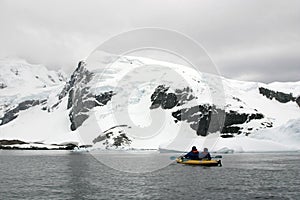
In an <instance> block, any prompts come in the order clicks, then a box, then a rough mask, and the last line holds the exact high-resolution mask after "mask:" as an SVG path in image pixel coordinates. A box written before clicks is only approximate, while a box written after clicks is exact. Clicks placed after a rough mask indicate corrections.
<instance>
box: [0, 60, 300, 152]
mask: <svg viewBox="0 0 300 200" xmlns="http://www.w3.org/2000/svg"><path fill="white" fill-rule="evenodd" d="M96 61H97V60H96ZM99 63H100V64H99ZM107 66H108V67H107ZM143 66H147V67H144V68H143ZM0 67H1V69H2V68H3V70H2V71H3V72H1V73H0V83H3V84H5V85H7V86H6V87H3V88H2V89H0V96H1V101H0V111H1V113H0V118H1V117H2V122H3V120H6V123H5V124H3V123H2V125H0V139H10V140H13V139H19V140H22V141H26V142H42V143H44V144H61V143H64V144H67V143H72V144H74V143H78V144H79V145H80V144H83V145H93V147H94V148H97V149H123V150H124V149H169V150H176V151H186V150H187V149H189V148H190V146H191V145H197V146H199V148H201V147H202V146H207V147H208V148H210V149H211V150H212V151H216V152H222V151H227V150H228V151H235V152H255V151H290V150H299V149H300V148H299V146H300V138H299V137H298V132H299V127H300V125H299V123H297V122H298V121H299V118H300V112H299V111H300V109H299V106H298V105H297V103H296V102H295V101H288V102H285V103H282V102H279V101H278V100H276V99H275V98H267V97H266V95H263V94H261V93H260V91H259V88H266V89H268V90H272V91H274V92H281V93H286V94H287V95H288V94H291V93H292V95H293V96H294V97H298V96H299V95H300V82H295V83H278V82H274V83H271V84H263V83H257V82H243V81H235V80H230V79H226V78H223V77H219V76H216V75H211V74H205V73H195V71H193V69H191V68H188V67H186V66H182V65H178V64H173V63H167V62H162V61H157V60H152V59H147V58H139V57H132V56H127V57H126V56H125V57H119V56H112V57H110V56H109V54H107V55H106V56H105V58H103V59H100V61H99V60H98V61H97V62H90V63H89V62H87V63H85V62H80V63H79V65H78V67H77V68H76V70H75V71H74V73H73V75H72V76H71V77H70V79H69V80H67V83H66V82H65V79H64V76H63V75H62V74H61V73H57V72H52V71H48V70H47V69H46V68H45V67H43V66H40V65H30V64H28V63H26V62H25V61H15V60H14V61H7V60H6V61H3V60H1V61H0ZM174 72H176V73H174ZM149 74H151V75H152V76H153V77H155V78H151V79H149ZM37 77H38V78H37ZM148 79H149V80H148ZM14 80H15V81H14ZM22 83H23V84H22ZM220 83H221V84H220ZM20 88H22V89H20ZM281 93H280V95H282V94H281ZM217 94H224V95H217ZM283 95H285V94H283ZM218 98H219V99H218ZM35 100H38V102H37V101H35ZM24 102H25V103H24ZM124 114H126V115H124ZM123 115H124V117H122V116H123ZM222 115H223V116H224V117H225V119H224V126H221V125H220V124H219V123H212V125H210V121H209V120H210V119H218V117H220V116H222ZM3 116H4V117H3ZM116 117H117V118H116ZM157 119H159V120H157ZM290 120H294V121H290ZM297 120H298V121H297ZM160 122H163V123H160ZM152 132H153V133H152ZM157 133H159V134H157ZM143 134H144V135H143ZM145 134H146V135H145ZM282 137H283V138H286V139H283V138H282ZM145 138H146V139H145ZM287 138H292V139H287Z"/></svg>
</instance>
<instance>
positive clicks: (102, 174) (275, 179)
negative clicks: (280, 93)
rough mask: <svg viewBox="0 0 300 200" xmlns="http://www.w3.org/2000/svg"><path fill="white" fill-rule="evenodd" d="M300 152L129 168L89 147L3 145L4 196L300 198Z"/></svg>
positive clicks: (0, 186) (0, 173) (0, 157)
mask: <svg viewBox="0 0 300 200" xmlns="http://www.w3.org/2000/svg"><path fill="white" fill-rule="evenodd" d="M141 155H142V154H139V155H135V156H141ZM299 155H300V154H299V153H274V154H270V153H269V154H231V155H223V167H211V168H209V167H199V166H185V165H181V164H176V163H172V164H170V165H169V166H167V167H165V168H163V169H161V170H157V171H154V172H150V173H126V172H122V171H118V170H114V169H112V168H109V167H107V166H105V165H103V164H102V163H101V162H99V161H98V160H97V159H95V158H94V157H93V156H91V155H90V154H88V153H70V152H66V151H61V152H60V151H0V179H1V184H0V194H1V195H0V199H170V198H172V199H173V198H178V199H199V197H201V198H205V199H230V198H232V199H254V198H262V199H270V198H271V199H297V198H298V197H299V195H300V192H299V189H298V188H299V187H300V181H299V167H300V156H299ZM133 156H134V155H133ZM143 156H145V157H147V154H144V155H143ZM158 156H164V155H158ZM168 156H169V155H168ZM131 159H132V158H129V160H131ZM141 166H142V165H141Z"/></svg>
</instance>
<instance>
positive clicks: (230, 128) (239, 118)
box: [222, 110, 264, 134]
mask: <svg viewBox="0 0 300 200" xmlns="http://www.w3.org/2000/svg"><path fill="white" fill-rule="evenodd" d="M263 118H264V115H263V114H261V113H252V114H247V113H238V112H236V111H232V110H230V111H229V112H226V117H225V122H224V127H223V129H222V133H237V134H240V133H241V131H240V130H241V128H240V127H238V126H236V125H238V124H244V123H247V122H250V121H251V120H253V119H263ZM249 131H250V130H249Z"/></svg>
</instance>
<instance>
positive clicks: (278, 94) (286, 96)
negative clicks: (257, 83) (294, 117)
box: [259, 87, 296, 103]
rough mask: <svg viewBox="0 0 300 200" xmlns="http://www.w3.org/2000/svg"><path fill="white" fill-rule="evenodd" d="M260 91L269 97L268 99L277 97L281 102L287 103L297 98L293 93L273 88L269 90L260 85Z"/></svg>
mask: <svg viewBox="0 0 300 200" xmlns="http://www.w3.org/2000/svg"><path fill="white" fill-rule="evenodd" d="M259 93H260V94H262V95H263V96H265V97H267V98H268V99H271V100H272V99H273V98H274V99H276V100H277V101H279V102H280V103H287V102H289V101H295V100H296V98H295V97H293V95H292V94H286V93H283V92H276V91H273V90H269V89H267V88H263V87H260V88H259Z"/></svg>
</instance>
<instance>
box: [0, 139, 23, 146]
mask: <svg viewBox="0 0 300 200" xmlns="http://www.w3.org/2000/svg"><path fill="white" fill-rule="evenodd" d="M14 144H28V143H27V142H24V141H21V140H0V145H14Z"/></svg>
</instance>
